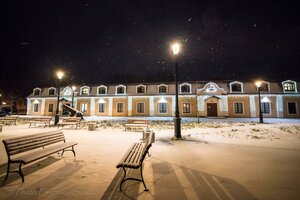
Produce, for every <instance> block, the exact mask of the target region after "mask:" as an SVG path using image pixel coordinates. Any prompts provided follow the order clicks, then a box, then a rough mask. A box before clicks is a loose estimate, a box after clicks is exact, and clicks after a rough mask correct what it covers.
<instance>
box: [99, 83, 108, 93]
mask: <svg viewBox="0 0 300 200" xmlns="http://www.w3.org/2000/svg"><path fill="white" fill-rule="evenodd" d="M106 91H107V87H106V86H104V85H102V86H99V87H98V89H97V94H106Z"/></svg>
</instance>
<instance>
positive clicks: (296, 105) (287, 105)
mask: <svg viewBox="0 0 300 200" xmlns="http://www.w3.org/2000/svg"><path fill="white" fill-rule="evenodd" d="M290 103H294V104H295V110H296V113H290V110H289V104H290ZM286 107H287V108H286V110H287V114H288V115H298V104H297V101H287V102H286Z"/></svg>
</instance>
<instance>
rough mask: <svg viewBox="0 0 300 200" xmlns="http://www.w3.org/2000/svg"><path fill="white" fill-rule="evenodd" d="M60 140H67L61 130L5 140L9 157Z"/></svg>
mask: <svg viewBox="0 0 300 200" xmlns="http://www.w3.org/2000/svg"><path fill="white" fill-rule="evenodd" d="M58 142H65V136H64V134H63V132H62V131H61V130H56V131H49V132H44V133H37V134H32V135H26V136H22V137H15V138H9V139H6V140H3V143H4V146H5V149H6V153H7V156H8V157H9V156H12V155H15V154H19V153H22V152H26V151H29V150H33V149H36V148H41V147H44V146H47V145H50V144H54V143H58Z"/></svg>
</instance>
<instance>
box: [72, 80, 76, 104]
mask: <svg viewBox="0 0 300 200" xmlns="http://www.w3.org/2000/svg"><path fill="white" fill-rule="evenodd" d="M75 90H76V86H75V85H73V86H72V108H74V92H75Z"/></svg>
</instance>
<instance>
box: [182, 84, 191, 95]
mask: <svg viewBox="0 0 300 200" xmlns="http://www.w3.org/2000/svg"><path fill="white" fill-rule="evenodd" d="M180 91H181V93H190V92H191V86H190V85H188V84H184V85H181V86H180Z"/></svg>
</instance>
